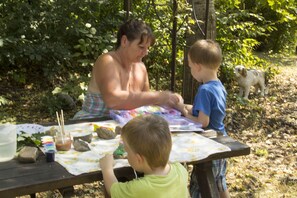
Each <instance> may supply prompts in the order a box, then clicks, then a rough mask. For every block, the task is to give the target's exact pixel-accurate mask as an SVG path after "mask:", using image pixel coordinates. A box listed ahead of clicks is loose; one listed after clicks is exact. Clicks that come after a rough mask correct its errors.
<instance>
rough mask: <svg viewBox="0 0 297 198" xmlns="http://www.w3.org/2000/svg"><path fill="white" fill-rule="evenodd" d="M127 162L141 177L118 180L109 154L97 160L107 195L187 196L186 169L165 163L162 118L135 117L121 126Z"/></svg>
mask: <svg viewBox="0 0 297 198" xmlns="http://www.w3.org/2000/svg"><path fill="white" fill-rule="evenodd" d="M121 136H122V140H123V143H124V148H125V150H126V152H127V154H128V156H127V158H128V162H129V164H130V165H131V166H132V168H133V169H134V170H136V171H138V172H143V173H144V177H141V178H138V179H134V180H132V181H128V182H125V183H122V182H118V180H117V178H116V177H115V174H114V171H113V156H112V155H106V156H105V157H104V158H102V159H101V160H100V167H101V169H102V173H103V179H104V184H105V187H106V190H107V193H108V194H109V195H111V197H125V198H126V197H127V198H128V197H135V198H139V197H142V198H146V197H148V198H152V197H158V198H162V197H164V198H165V197H166V198H167V197H173V198H174V197H176V198H183V197H189V193H188V188H187V185H188V172H187V170H186V169H185V168H184V167H183V166H182V165H181V164H180V163H174V164H169V163H168V160H169V155H170V151H171V148H172V139H171V133H170V130H169V126H168V123H167V121H166V120H165V119H163V118H162V117H160V116H157V115H144V116H138V117H136V118H134V119H132V120H131V121H129V122H128V123H127V124H126V125H125V126H124V127H123V128H122V133H121Z"/></svg>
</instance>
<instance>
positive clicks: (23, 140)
mask: <svg viewBox="0 0 297 198" xmlns="http://www.w3.org/2000/svg"><path fill="white" fill-rule="evenodd" d="M42 136H44V133H34V134H32V135H31V134H28V133H25V132H23V131H21V133H20V134H18V135H17V151H20V150H21V149H22V148H23V147H25V146H32V147H40V146H42V142H41V137H42Z"/></svg>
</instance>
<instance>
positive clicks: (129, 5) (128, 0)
mask: <svg viewBox="0 0 297 198" xmlns="http://www.w3.org/2000/svg"><path fill="white" fill-rule="evenodd" d="M131 9H132V3H131V0H124V10H125V12H126V21H127V20H128V19H129V16H130V15H129V14H130V11H131Z"/></svg>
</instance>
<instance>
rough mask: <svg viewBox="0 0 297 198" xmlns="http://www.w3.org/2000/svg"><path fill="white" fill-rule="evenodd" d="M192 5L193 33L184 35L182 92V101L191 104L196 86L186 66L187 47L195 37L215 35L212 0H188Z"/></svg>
mask: <svg viewBox="0 0 297 198" xmlns="http://www.w3.org/2000/svg"><path fill="white" fill-rule="evenodd" d="M188 2H189V3H190V4H191V5H192V6H193V12H192V18H193V19H194V20H195V21H196V24H195V26H194V27H193V30H194V32H195V34H194V35H186V41H187V46H186V48H185V49H184V75H183V93H182V96H183V98H184V102H185V103H187V104H192V103H193V100H194V97H195V93H196V90H197V87H198V85H199V84H198V82H197V81H196V80H195V79H193V77H192V75H191V70H190V68H189V67H188V49H189V47H190V46H191V45H192V44H193V43H194V42H195V41H196V40H197V39H212V40H215V36H216V17H215V9H214V0H188Z"/></svg>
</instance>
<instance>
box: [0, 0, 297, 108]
mask: <svg viewBox="0 0 297 198" xmlns="http://www.w3.org/2000/svg"><path fill="white" fill-rule="evenodd" d="M123 3H124V1H118V0H109V1H107V0H88V1H79V0H73V1H58V0H52V1H46V0H39V1H25V0H21V1H5V2H3V3H0V10H1V12H0V16H1V17H0V25H1V29H0V65H1V73H0V79H1V80H2V79H4V80H6V81H7V82H10V83H11V84H12V85H13V86H15V85H21V86H24V85H27V84H32V85H33V86H39V87H45V86H46V87H47V89H48V91H49V93H50V95H49V96H50V97H52V93H51V90H54V89H55V87H60V88H61V90H62V91H61V92H63V93H67V94H69V95H70V96H71V97H73V98H75V101H76V100H78V99H81V98H82V97H83V94H84V93H85V91H86V86H87V83H88V81H89V79H90V75H89V74H90V72H91V70H92V66H93V63H94V62H95V60H96V58H97V57H98V56H99V55H100V54H102V53H105V52H107V51H110V50H112V49H113V46H114V43H115V36H116V31H117V30H118V27H119V25H120V24H122V22H123V21H124V19H125V16H126V14H125V13H124V12H123ZM191 9H192V8H191V5H190V4H188V3H187V1H177V10H176V12H175V15H173V13H174V5H173V1H167V0H155V1H139V0H136V1H133V3H132V10H131V12H130V17H134V18H141V19H143V20H145V21H146V22H147V23H149V24H150V25H151V27H152V29H153V30H154V32H155V34H156V37H157V41H156V43H155V45H154V46H153V47H152V48H151V49H150V53H149V55H148V56H147V57H146V58H145V59H144V62H145V64H146V65H147V66H148V72H149V78H150V83H151V87H152V88H153V89H156V90H164V89H169V88H170V81H171V79H170V77H171V66H172V61H174V62H175V63H176V71H175V75H176V91H177V92H181V87H182V78H183V67H184V64H183V59H184V48H185V47H186V39H185V35H186V34H193V33H194V32H193V31H192V29H191V24H194V20H193V19H192V13H191V12H192V10H191ZM215 9H216V11H217V12H216V21H217V41H218V42H219V43H220V44H221V46H222V49H223V53H224V61H223V64H222V67H221V70H220V78H221V79H222V80H223V82H224V83H225V85H226V86H227V87H231V86H232V83H233V81H232V76H233V68H234V66H235V65H236V64H244V65H246V66H247V67H253V68H261V69H264V70H268V71H269V72H270V74H269V76H270V77H271V76H273V75H274V74H275V71H273V69H270V70H269V69H268V68H269V65H268V64H267V63H266V62H265V61H264V60H262V59H260V58H257V57H256V56H254V51H255V50H265V51H268V50H272V51H281V50H282V51H284V52H288V51H292V48H293V46H295V45H296V42H297V41H296V38H297V37H296V35H297V33H296V29H297V28H296V27H297V25H296V23H297V22H296V21H297V20H296V14H297V13H296V2H295V0H281V1H278V0H259V1H251V0H246V1H239V0H236V1H231V0H218V1H215ZM111 13H112V14H111ZM174 20H176V21H177V35H176V37H177V43H176V46H177V49H176V54H177V56H176V59H175V60H172V36H173V32H172V29H173V21H174ZM272 41H273V42H272ZM50 97H49V99H48V102H51V101H55V100H50ZM4 102H5V101H4V100H3V99H0V104H3V103H4ZM53 106H54V107H55V105H53ZM55 108H60V107H55ZM55 108H53V110H51V111H53V112H54V111H55V110H54V109H55Z"/></svg>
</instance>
